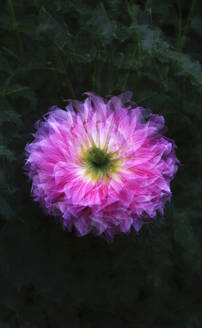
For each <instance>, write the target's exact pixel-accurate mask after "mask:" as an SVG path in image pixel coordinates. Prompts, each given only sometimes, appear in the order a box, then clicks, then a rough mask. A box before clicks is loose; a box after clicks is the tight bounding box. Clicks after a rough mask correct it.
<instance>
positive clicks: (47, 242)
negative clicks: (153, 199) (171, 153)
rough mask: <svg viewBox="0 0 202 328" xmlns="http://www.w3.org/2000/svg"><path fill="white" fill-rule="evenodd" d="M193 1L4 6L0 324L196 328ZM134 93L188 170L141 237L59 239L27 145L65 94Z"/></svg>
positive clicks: (200, 205) (196, 29) (198, 30)
mask: <svg viewBox="0 0 202 328" xmlns="http://www.w3.org/2000/svg"><path fill="white" fill-rule="evenodd" d="M201 54H202V3H201V1H199V0H198V1H194V0H192V1H183V0H168V1H160V0H154V1H143V0H140V1H131V0H128V1H126V0H122V1H121V0H109V1H106V0H103V1H95V0H85V1H84V0H83V1H82V0H51V1H45V0H29V1H27V0H7V1H1V4H0V107H1V108H0V161H1V165H0V216H1V219H0V328H8V327H9V328H10V327H11V328H52V327H53V328H54V327H59V328H63V327H64V328H67V327H70V328H71V327H75V328H77V327H81V328H83V327H84V328H94V327H96V328H102V327H105V328H107V327H116V328H118V327H120V328H122V327H124V328H130V327H131V328H150V327H151V328H179V327H185V328H201V327H202V312H201V310H202V280H201V275H202V270H201V259H202V253H201V236H202V233H201V228H202V224H201V223H202V215H201V210H202V191H201V190H202V183H201V182H202V175H201V171H202V147H201V144H202V138H201V135H202V133H201V131H202V128H201V124H202V66H201V60H202V55H201ZM125 90H131V91H133V100H134V101H135V102H136V103H137V104H139V105H141V106H144V107H149V108H151V109H152V110H153V112H154V113H156V114H160V115H164V117H165V119H166V125H167V126H168V132H167V134H166V136H168V137H170V138H172V139H174V140H175V142H176V144H177V146H178V149H177V156H178V158H179V159H180V161H181V163H182V166H181V167H180V169H179V171H178V173H177V175H176V178H175V180H174V181H173V182H172V184H171V188H172V191H173V197H172V201H171V203H169V204H167V205H166V208H165V215H164V217H158V218H157V219H156V220H154V223H153V224H152V225H151V224H150V225H145V226H144V227H143V228H142V230H141V231H140V232H139V233H138V234H137V233H136V232H135V231H134V230H131V233H130V234H128V235H117V236H116V238H115V240H114V242H113V243H112V244H111V245H109V244H107V243H106V241H105V240H104V239H102V238H99V237H94V236H91V235H87V236H85V237H82V238H78V237H76V235H75V232H74V231H73V232H71V233H70V232H68V231H65V232H64V231H63V230H62V228H61V226H60V225H59V224H57V222H56V219H55V218H53V217H49V216H45V215H44V212H43V210H42V209H41V208H40V206H39V205H38V204H37V203H34V202H33V201H32V199H31V197H30V187H31V186H30V183H29V182H28V179H27V177H26V176H25V175H24V172H23V166H24V161H25V157H24V147H25V145H26V143H28V142H31V141H32V140H33V137H32V133H33V132H34V123H35V122H36V121H37V120H38V119H40V118H41V117H42V115H43V114H44V113H46V112H47V111H48V109H49V107H50V106H52V105H58V106H61V107H62V108H64V106H65V103H64V102H63V98H74V99H80V100H83V99H84V97H83V96H82V93H83V92H85V91H93V92H96V93H98V94H100V95H101V96H106V95H108V94H114V95H118V94H120V93H121V92H123V91H125Z"/></svg>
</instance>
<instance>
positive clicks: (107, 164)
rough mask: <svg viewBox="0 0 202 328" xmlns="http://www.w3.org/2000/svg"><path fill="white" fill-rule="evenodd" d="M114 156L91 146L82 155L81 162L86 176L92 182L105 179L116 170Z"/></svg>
mask: <svg viewBox="0 0 202 328" xmlns="http://www.w3.org/2000/svg"><path fill="white" fill-rule="evenodd" d="M115 156H116V155H115V154H108V153H107V152H106V151H105V150H103V149H100V148H98V147H96V146H93V147H92V148H91V149H88V150H87V151H86V152H84V153H83V156H82V157H83V162H84V165H85V167H86V174H87V175H90V176H91V178H92V180H94V181H97V180H100V179H103V178H105V179H107V178H109V177H110V174H111V173H112V172H114V171H115V170H116V168H117V164H118V162H119V161H118V160H117V159H116V158H114V157H115Z"/></svg>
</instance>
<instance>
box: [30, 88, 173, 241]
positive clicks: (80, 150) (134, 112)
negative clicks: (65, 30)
mask: <svg viewBox="0 0 202 328" xmlns="http://www.w3.org/2000/svg"><path fill="white" fill-rule="evenodd" d="M86 95H87V98H86V100H85V101H84V103H82V102H79V101H75V100H69V105H68V106H67V107H66V111H65V110H62V109H60V108H58V107H56V106H54V107H52V108H51V109H50V111H49V112H48V113H47V114H46V115H45V116H44V120H43V121H39V122H37V125H36V128H37V132H36V133H35V134H34V137H35V140H34V141H33V142H32V143H30V144H28V145H27V146H26V148H25V149H26V156H27V159H26V164H25V169H26V171H27V174H28V175H29V177H30V179H31V180H32V195H33V197H34V200H35V201H39V202H40V203H41V205H42V206H43V207H44V208H45V209H46V210H47V212H48V214H51V215H55V216H59V217H60V218H61V222H62V224H63V226H64V227H67V228H68V229H69V230H71V229H72V227H73V226H74V227H75V228H76V231H77V234H78V235H79V236H83V235H86V234H87V233H89V232H92V233H94V234H97V235H103V236H105V237H107V238H108V239H109V240H112V239H113V236H114V235H115V233H117V232H128V231H129V230H130V228H131V226H133V227H134V228H135V230H136V231H139V230H140V229H141V227H142V225H143V224H144V223H146V222H144V218H155V217H156V215H157V211H159V212H160V213H161V215H163V207H164V204H165V202H166V201H168V200H170V198H171V191H170V182H171V180H172V179H173V178H174V175H175V173H176V171H177V169H178V165H179V160H178V159H177V158H176V155H175V148H176V146H175V143H174V142H173V141H172V140H171V139H168V138H166V137H164V136H163V135H162V133H163V132H164V131H165V127H164V118H163V116H159V115H154V114H152V113H151V110H149V109H145V108H142V107H138V106H136V105H135V104H134V103H133V102H130V99H131V97H132V93H131V92H129V91H128V92H125V93H123V94H121V95H120V96H117V97H111V99H110V100H109V101H108V102H107V101H105V100H103V99H102V98H101V97H99V96H96V95H94V94H92V93H86ZM126 102H128V103H130V105H128V106H127V107H124V103H126Z"/></svg>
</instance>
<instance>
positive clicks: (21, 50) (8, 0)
mask: <svg viewBox="0 0 202 328" xmlns="http://www.w3.org/2000/svg"><path fill="white" fill-rule="evenodd" d="M7 3H8V10H9V13H10V16H11V18H12V20H13V29H14V31H15V33H16V38H17V41H18V48H19V52H20V56H21V57H23V55H24V49H23V45H22V40H21V37H20V32H19V29H18V23H17V20H16V16H15V11H14V8H13V2H12V0H7Z"/></svg>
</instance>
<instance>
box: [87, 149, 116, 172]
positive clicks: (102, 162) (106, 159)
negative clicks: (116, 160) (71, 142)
mask: <svg viewBox="0 0 202 328" xmlns="http://www.w3.org/2000/svg"><path fill="white" fill-rule="evenodd" d="M87 162H88V163H89V164H90V165H91V166H92V167H93V168H94V169H95V170H104V169H106V168H107V167H108V166H109V164H110V156H109V155H108V154H107V153H105V152H104V151H103V150H101V149H99V148H96V147H94V148H92V149H91V150H90V151H89V153H88V155H87Z"/></svg>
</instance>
